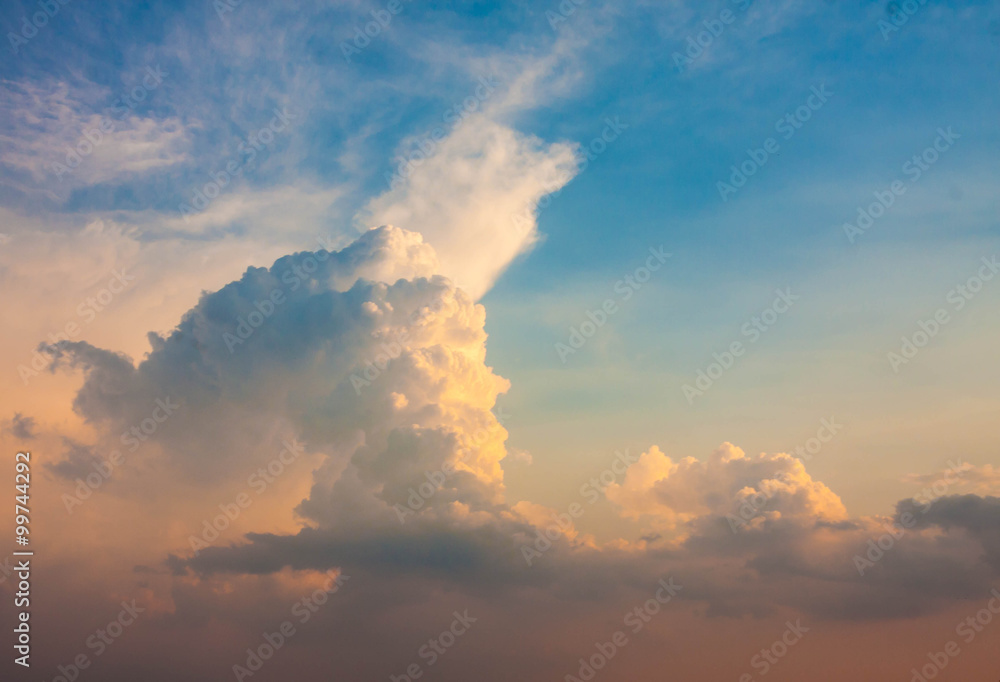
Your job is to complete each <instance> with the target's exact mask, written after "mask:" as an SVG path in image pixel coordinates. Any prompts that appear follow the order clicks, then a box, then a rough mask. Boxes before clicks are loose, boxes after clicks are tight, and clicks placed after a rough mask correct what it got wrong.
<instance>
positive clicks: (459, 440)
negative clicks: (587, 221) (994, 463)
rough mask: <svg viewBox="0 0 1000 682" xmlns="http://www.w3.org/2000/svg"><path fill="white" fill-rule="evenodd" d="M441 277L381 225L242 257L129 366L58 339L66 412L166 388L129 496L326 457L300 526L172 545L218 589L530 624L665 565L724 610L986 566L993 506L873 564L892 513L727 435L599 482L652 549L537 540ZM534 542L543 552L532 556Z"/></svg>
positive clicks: (925, 530) (121, 414) (942, 522)
mask: <svg viewBox="0 0 1000 682" xmlns="http://www.w3.org/2000/svg"><path fill="white" fill-rule="evenodd" d="M442 267H443V266H442V265H441V263H440V260H439V257H438V256H437V254H436V252H435V250H434V249H433V248H432V247H431V246H430V245H429V244H427V243H426V242H425V241H424V240H423V238H422V237H421V235H418V234H415V233H412V232H408V231H406V230H402V229H399V228H395V227H390V226H384V227H380V228H377V229H374V230H370V231H368V232H366V233H365V234H363V235H362V236H361V237H360V238H359V239H358V240H357V241H356V242H354V243H353V244H351V245H349V246H347V247H345V248H344V249H342V250H340V251H316V252H301V253H296V254H292V255H289V256H285V257H282V258H280V259H278V260H277V261H276V262H275V263H274V264H273V265H272V266H271V267H269V268H258V267H251V268H249V269H248V270H247V271H246V272H245V273H244V274H243V276H242V277H241V278H240V279H238V280H237V281H234V282H231V283H230V284H228V285H226V286H224V287H222V288H220V289H219V290H218V291H214V292H208V293H205V294H204V295H203V296H202V298H201V300H200V301H199V302H198V303H197V305H195V306H194V307H193V308H192V309H191V310H189V311H188V312H187V313H186V314H185V315H184V316H183V318H182V319H181V321H180V323H179V324H178V325H177V327H176V328H175V329H174V330H173V331H171V332H169V333H167V334H155V333H153V334H150V336H149V340H150V343H151V346H152V350H151V351H150V352H149V353H148V354H147V355H146V357H145V358H144V359H142V360H141V362H139V363H138V364H136V363H134V362H133V361H132V360H131V359H130V358H128V357H126V356H124V355H122V354H119V353H115V352H111V351H108V350H104V349H101V348H97V347H95V346H93V345H90V344H88V343H85V342H65V341H64V342H60V343H57V344H54V345H51V346H48V351H49V353H50V354H51V356H52V358H53V362H54V363H55V365H56V366H65V367H69V368H77V369H79V370H82V371H83V373H84V375H85V380H84V382H83V385H82V387H81V389H80V390H79V392H78V394H77V397H76V400H75V402H74V408H75V409H76V411H77V412H78V413H79V414H80V415H81V416H82V417H83V418H84V419H85V420H86V421H87V422H89V423H90V424H91V425H93V426H94V428H95V429H96V430H97V431H99V432H101V433H105V434H110V437H115V436H116V435H117V434H118V433H120V432H123V431H124V430H127V429H129V428H130V427H132V426H134V425H136V424H142V423H143V420H145V419H147V418H148V417H149V414H150V410H151V409H152V407H153V406H154V405H155V404H156V402H157V400H162V399H169V400H170V401H172V402H173V403H175V404H176V405H177V406H178V407H177V408H176V410H175V411H174V413H173V414H172V416H171V417H170V418H169V419H168V420H166V421H164V422H163V423H162V424H161V425H160V426H159V427H157V430H156V432H155V434H154V435H153V436H152V438H151V440H154V441H155V447H152V446H149V447H146V449H144V450H143V451H142V453H141V458H142V460H143V461H146V462H149V463H150V465H151V467H152V469H151V470H155V471H156V472H157V473H156V479H157V481H156V482H157V489H158V490H157V491H153V492H150V491H149V489H148V487H143V486H142V485H136V486H134V487H133V488H131V489H130V490H129V491H122V492H121V494H122V495H124V496H125V497H126V498H127V497H128V495H132V496H133V497H136V499H135V500H134V503H136V504H138V503H140V501H141V502H145V501H146V500H147V499H149V497H150V496H151V495H160V496H163V495H169V494H170V493H169V491H171V490H181V489H183V490H188V491H191V490H194V491H197V490H198V489H199V488H201V489H204V491H206V492H203V493H201V494H202V495H205V494H209V493H208V492H207V491H216V490H221V489H225V486H226V485H227V484H228V483H232V482H234V481H235V483H236V484H239V482H240V479H241V478H242V477H244V476H245V475H246V473H247V472H248V471H253V470H254V469H255V468H256V467H259V466H261V465H262V464H263V463H265V462H266V461H267V458H268V457H273V455H274V453H273V449H272V448H271V445H270V444H271V443H273V442H274V439H275V438H276V437H280V438H297V439H301V440H302V441H303V442H304V443H305V444H306V449H307V450H308V451H309V452H310V453H311V454H312V455H313V460H312V461H313V462H315V466H314V468H313V469H312V470H311V471H309V472H305V473H307V474H308V476H309V483H308V486H307V487H306V488H303V489H302V490H303V491H304V493H303V492H300V493H299V494H298V495H297V496H296V497H294V498H290V497H286V498H280V499H279V500H276V501H275V504H279V503H280V504H281V505H285V507H286V509H291V508H293V507H294V510H295V515H296V516H295V518H296V524H295V528H294V529H292V530H291V531H287V532H256V531H253V530H251V532H249V533H247V534H246V535H245V536H244V537H243V538H242V539H240V540H238V541H236V542H229V543H226V542H220V543H218V544H216V545H215V546H212V547H208V548H205V549H202V550H201V551H200V552H198V553H197V554H196V555H195V554H191V553H189V552H183V551H176V550H175V551H172V552H170V553H169V554H170V558H169V560H167V559H166V558H165V560H167V562H168V565H169V567H170V568H171V569H172V574H173V578H172V579H173V580H175V581H178V582H177V585H184V586H185V587H184V589H185V590H188V591H189V592H190V593H191V594H200V593H201V591H202V590H207V591H208V592H206V593H205V598H206V599H210V598H211V596H210V593H211V591H212V590H213V589H214V588H213V587H212V585H214V584H215V583H214V582H213V581H215V580H217V579H218V576H219V575H226V576H231V577H233V578H235V579H242V578H240V576H243V577H245V576H270V575H275V574H279V573H281V572H283V571H286V570H289V569H291V570H293V571H298V572H310V571H313V572H315V571H326V570H331V569H338V570H344V571H346V572H347V573H348V574H349V575H350V574H352V573H357V574H365V575H370V576H375V577H377V579H378V584H379V585H380V588H379V589H380V590H390V591H393V590H396V591H398V588H399V587H400V585H401V584H404V583H405V584H406V585H407V586H408V587H407V590H410V591H415V592H416V593H418V594H424V595H429V594H431V593H433V592H434V591H436V590H438V589H440V587H441V586H442V585H447V586H448V589H453V590H460V591H462V592H463V593H467V594H470V595H471V594H479V595H484V594H491V595H493V597H494V598H495V597H496V596H497V595H504V597H505V598H506V599H510V600H512V601H509V602H505V604H506V605H507V606H510V607H511V608H514V609H515V610H519V611H520V612H522V613H526V614H527V613H530V612H532V609H533V608H534V607H533V606H532V605H531V603H530V602H528V601H519V600H520V599H521V596H523V595H522V592H521V591H523V590H536V589H543V588H544V589H551V590H556V592H555V593H556V594H563V595H566V596H567V597H568V596H570V595H573V596H579V595H584V594H586V595H588V596H589V597H588V598H597V597H595V596H594V595H598V594H600V595H606V598H607V599H608V600H609V601H608V603H609V604H611V603H614V600H615V598H616V597H615V596H614V595H615V594H616V593H617V592H618V591H619V590H634V589H636V588H637V586H641V585H644V584H647V583H648V584H655V582H656V580H658V579H659V578H661V577H663V576H664V575H668V574H671V575H676V576H677V577H678V579H679V581H680V582H682V584H684V585H686V586H687V587H686V590H685V592H684V595H683V597H682V599H683V600H688V601H695V602H699V603H703V604H706V605H707V607H708V613H709V614H710V615H713V616H741V615H748V614H749V615H754V616H760V617H765V616H767V615H768V614H770V613H773V612H774V611H775V609H780V608H792V609H797V610H799V611H801V612H804V613H808V614H811V615H814V616H819V617H826V618H847V619H870V618H886V617H902V616H909V615H917V614H921V613H927V612H931V611H933V610H935V609H939V608H941V606H942V605H943V604H945V603H947V602H948V600H953V599H958V598H971V597H972V596H974V595H976V594H978V591H979V590H981V589H982V588H983V587H984V586H985V585H988V584H989V581H990V580H991V579H992V578H993V577H994V576H995V575H996V573H997V569H996V566H995V563H993V562H995V556H996V544H995V542H996V541H995V537H994V535H995V533H994V532H993V531H992V530H991V528H992V526H990V524H991V523H992V522H991V521H990V519H991V514H992V513H993V511H995V510H993V508H992V507H991V506H990V505H993V504H994V500H993V499H992V498H978V497H970V498H969V499H968V500H966V501H964V502H963V503H962V504H963V505H964V506H962V505H959V507H958V508H956V509H952V508H951V507H949V506H948V505H946V504H945V503H944V502H935V503H934V506H932V507H931V511H932V512H933V513H930V512H929V513H928V514H926V515H924V516H922V525H920V526H918V527H915V528H912V529H908V530H907V532H906V533H904V534H902V536H901V537H900V538H898V539H896V540H894V546H893V549H892V551H890V552H886V553H885V556H884V557H880V559H879V561H878V562H877V565H876V566H875V567H874V568H873V570H871V571H870V572H867V573H865V574H861V573H859V572H858V570H857V569H856V566H855V562H854V561H853V557H854V556H855V555H856V554H858V553H862V552H865V551H867V547H868V543H869V541H871V540H874V539H877V538H879V537H881V536H882V535H885V534H886V533H887V532H889V531H887V524H889V526H891V524H892V521H893V519H892V518H890V517H885V518H882V517H862V518H851V517H849V516H848V514H847V512H846V510H845V508H844V505H843V504H842V502H841V501H840V499H839V498H838V497H837V496H836V495H835V494H834V493H833V492H832V491H831V490H830V489H829V488H828V487H826V486H825V485H824V484H822V483H821V482H819V481H816V480H814V479H813V478H812V477H811V476H810V475H809V473H808V472H807V471H806V470H805V468H804V464H803V463H802V462H801V461H800V460H797V459H795V458H792V457H790V456H788V455H786V454H773V455H769V454H760V455H757V456H749V455H747V454H746V453H744V452H743V451H742V450H741V449H739V448H738V447H736V446H734V445H732V444H729V443H725V444H723V445H722V446H721V447H720V448H719V449H717V450H716V451H715V452H713V453H711V454H710V455H709V456H708V457H707V458H706V459H704V460H698V459H695V458H692V457H687V458H683V459H678V460H674V459H672V458H670V457H668V456H667V455H665V454H664V453H663V452H662V451H661V450H659V449H658V448H656V447H651V448H650V449H649V450H647V451H646V452H644V453H643V455H642V456H641V457H640V458H639V460H638V461H637V462H635V463H634V464H632V465H631V467H630V468H629V469H628V470H627V471H626V472H625V476H624V478H623V480H622V482H621V483H620V484H616V485H612V486H609V488H608V489H607V497H608V499H609V500H610V501H611V502H612V503H613V504H614V505H615V506H616V507H617V508H618V509H619V510H620V512H621V514H622V515H623V516H625V517H626V518H628V519H631V520H634V521H636V522H637V525H638V526H639V527H640V528H641V529H642V533H643V534H644V539H642V540H639V541H637V542H627V541H625V540H624V539H621V538H613V539H610V540H608V541H605V542H599V541H598V540H597V539H595V538H594V537H593V536H591V535H589V534H587V533H581V532H579V531H578V530H577V529H576V527H574V526H573V525H569V526H566V527H564V528H563V529H562V530H561V531H560V532H546V531H547V529H551V528H552V527H554V524H553V522H552V517H553V515H554V513H555V512H554V510H551V509H548V508H546V507H544V506H542V505H539V504H536V503H533V502H531V501H524V500H522V501H514V500H509V499H508V495H507V491H506V489H505V487H504V480H503V469H502V468H501V466H500V463H501V461H502V460H503V459H504V458H505V457H506V456H507V454H508V452H507V447H506V438H507V432H506V430H505V428H504V427H503V425H502V424H500V422H499V420H498V419H497V416H496V415H495V414H494V410H495V408H496V404H497V399H498V397H499V396H500V395H501V394H502V393H504V392H505V391H506V390H507V389H508V386H509V384H508V382H507V381H506V380H505V379H503V378H502V377H499V376H497V375H496V374H495V373H494V372H493V370H492V369H491V368H490V367H489V366H488V365H487V362H486V338H487V337H486V333H485V331H484V325H485V320H486V311H485V309H484V308H483V306H482V305H480V304H477V303H476V302H475V301H474V299H473V298H472V296H470V295H469V294H468V293H467V292H465V291H464V290H463V289H461V288H459V287H457V286H456V285H455V284H454V283H453V282H452V281H451V280H449V279H448V278H445V277H442V276H440V275H439V274H437V273H438V270H439V269H440V268H442ZM81 452H84V451H82V450H81ZM82 462H83V460H82V458H81V456H71V457H69V458H68V459H67V461H66V463H65V467H64V468H71V467H74V466H75V465H76V464H81V465H82ZM66 473H70V472H68V471H67V472H66ZM163 491H166V492H163ZM293 492H294V491H293ZM140 496H141V500H140V499H139V497H140ZM977 524H978V525H977ZM991 533H992V534H991ZM523 546H532V547H536V548H537V547H541V548H542V552H543V554H542V555H541V558H540V559H539V560H538V561H536V562H535V563H534V564H533V565H528V564H526V562H525V561H524V557H523V554H522V551H521V548H522V547H523ZM984 558H985V559H986V561H983V559H984ZM519 595H520V596H519ZM368 596H369V597H372V598H375V599H376V601H378V602H379V606H378V608H375V607H372V606H371V605H370V604H361V603H358V604H356V605H355V608H356V609H360V610H361V611H359V612H358V613H361V612H363V613H364V614H365V615H366V617H368V618H380V619H383V620H385V619H387V620H388V621H389V622H392V621H393V615H392V613H393V609H394V606H393V605H392V604H390V603H385V602H382V601H379V600H378V599H377V597H375V596H374V595H372V594H370V593H369V595H368ZM601 598H602V599H603V598H604V597H601ZM194 601H195V602H196V601H197V600H194ZM191 603H193V602H192V600H191V599H185V600H182V601H180V602H177V603H176V604H175V607H176V608H179V609H181V610H184V609H186V608H188V607H187V606H185V604H191ZM359 617H360V616H359ZM385 627H388V628H389V629H390V630H391V629H392V627H393V626H392V625H386V626H385Z"/></svg>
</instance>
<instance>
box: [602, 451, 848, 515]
mask: <svg viewBox="0 0 1000 682" xmlns="http://www.w3.org/2000/svg"><path fill="white" fill-rule="evenodd" d="M607 497H608V499H609V500H611V501H612V502H614V503H615V504H616V505H618V507H619V508H620V509H621V512H622V515H623V516H625V517H627V518H633V519H647V520H649V521H651V522H652V523H653V525H654V526H655V527H657V528H658V529H661V530H667V531H671V532H674V533H681V534H683V533H684V526H685V525H686V524H688V523H690V522H691V521H693V520H694V519H697V518H699V517H703V516H707V515H718V516H728V517H734V518H735V520H736V522H738V523H739V524H741V525H744V524H747V523H759V522H763V521H765V520H768V519H788V518H793V519H808V520H809V521H810V522H812V521H813V520H823V521H829V522H836V521H841V520H844V519H846V518H847V510H846V509H845V508H844V505H843V503H842V502H841V501H840V498H839V497H837V496H836V495H835V494H834V493H833V491H832V490H830V489H829V488H827V487H826V486H825V485H823V484H822V483H820V482H818V481H814V480H813V479H812V477H811V476H810V475H809V474H808V473H807V472H806V469H805V466H804V465H803V463H802V462H801V461H800V460H798V459H796V458H794V457H791V456H789V455H786V454H776V455H768V454H765V453H761V454H760V455H758V456H757V457H750V456H747V455H746V453H744V452H743V450H741V449H740V448H738V447H736V446H735V445H733V444H731V443H723V444H722V446H721V447H720V448H719V449H717V450H716V451H715V452H713V453H712V454H711V456H710V457H709V458H708V459H707V460H706V461H699V460H697V459H694V458H693V457H686V458H684V459H681V460H680V461H678V462H674V461H673V460H672V459H671V458H670V457H668V456H666V455H665V454H663V453H662V452H661V451H660V450H659V449H658V448H656V447H653V448H651V449H650V450H649V451H648V452H645V453H643V454H642V455H641V456H640V458H639V461H637V462H636V463H635V464H633V465H632V466H631V467H630V468H629V470H628V472H627V473H626V475H625V479H624V481H623V482H622V483H621V484H618V483H613V484H611V485H610V486H608V490H607Z"/></svg>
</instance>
